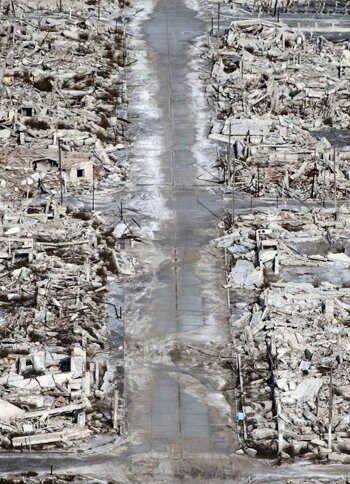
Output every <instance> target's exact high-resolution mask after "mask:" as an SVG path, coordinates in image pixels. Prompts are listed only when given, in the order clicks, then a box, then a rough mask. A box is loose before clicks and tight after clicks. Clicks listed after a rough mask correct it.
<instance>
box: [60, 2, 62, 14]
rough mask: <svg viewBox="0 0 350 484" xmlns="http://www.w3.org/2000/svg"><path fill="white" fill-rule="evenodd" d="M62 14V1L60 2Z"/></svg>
mask: <svg viewBox="0 0 350 484" xmlns="http://www.w3.org/2000/svg"><path fill="white" fill-rule="evenodd" d="M60 12H62V0H60Z"/></svg>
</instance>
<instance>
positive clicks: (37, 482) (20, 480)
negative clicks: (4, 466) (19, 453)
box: [0, 471, 110, 484]
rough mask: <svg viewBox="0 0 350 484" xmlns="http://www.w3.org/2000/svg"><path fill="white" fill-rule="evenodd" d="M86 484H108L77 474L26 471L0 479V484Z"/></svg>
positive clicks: (103, 480) (104, 481) (105, 481)
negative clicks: (70, 483) (69, 483)
mask: <svg viewBox="0 0 350 484" xmlns="http://www.w3.org/2000/svg"><path fill="white" fill-rule="evenodd" d="M68 482H73V483H87V484H97V483H98V484H108V482H110V481H108V480H105V479H101V478H99V479H98V480H97V479H96V478H93V477H88V476H82V475H78V474H56V473H53V472H52V473H51V474H48V473H40V474H38V473H37V472H33V471H28V472H25V473H21V474H8V475H7V476H6V477H1V478H0V483H1V484H66V483H68Z"/></svg>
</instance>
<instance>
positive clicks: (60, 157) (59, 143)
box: [58, 138, 63, 205]
mask: <svg viewBox="0 0 350 484" xmlns="http://www.w3.org/2000/svg"><path fill="white" fill-rule="evenodd" d="M58 160H59V162H58V163H59V170H60V197H61V205H62V204H63V180H62V148H61V138H58Z"/></svg>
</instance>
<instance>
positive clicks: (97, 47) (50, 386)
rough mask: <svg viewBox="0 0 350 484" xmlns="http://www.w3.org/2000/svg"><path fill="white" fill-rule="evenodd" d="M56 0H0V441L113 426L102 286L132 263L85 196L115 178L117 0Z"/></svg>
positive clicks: (116, 232) (110, 185) (73, 440)
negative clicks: (104, 0)
mask: <svg viewBox="0 0 350 484" xmlns="http://www.w3.org/2000/svg"><path fill="white" fill-rule="evenodd" d="M62 4H63V8H62V11H61V12H59V11H57V7H58V6H57V4H56V2H51V1H49V0H48V1H47V2H41V3H40V8H41V10H40V12H39V13H40V15H39V14H38V15H33V12H37V7H38V6H37V2H34V1H33V2H25V4H23V5H22V4H21V3H16V2H10V3H9V6H10V7H8V6H6V5H4V4H2V7H1V8H2V22H1V27H0V57H1V58H2V63H1V66H2V67H1V68H0V74H1V80H2V82H1V86H0V94H1V97H0V192H1V203H0V268H1V273H0V280H1V283H0V284H1V285H0V307H1V311H0V334H1V341H0V446H1V447H2V448H14V449H22V448H29V449H32V448H33V449H39V448H40V449H41V448H49V447H67V446H72V445H79V446H81V445H82V443H83V441H84V440H86V439H87V438H89V437H91V436H93V435H97V434H111V436H112V437H113V434H114V435H115V434H117V433H119V432H120V428H121V426H122V418H121V412H123V394H122V392H123V341H122V340H121V339H120V335H119V336H117V333H118V331H120V329H119V326H120V325H122V322H121V318H122V310H121V307H120V306H121V304H122V301H121V300H119V301H116V300H115V299H113V298H110V297H109V295H108V294H109V289H110V287H111V286H112V285H115V284H116V282H115V281H116V279H117V278H118V277H120V276H121V275H126V276H130V275H132V274H133V273H134V263H133V261H132V260H131V259H130V258H129V257H128V256H127V253H126V250H125V244H124V241H123V240H121V239H125V238H126V237H128V236H129V235H130V228H129V226H128V225H127V224H126V223H125V221H124V217H123V212H122V209H121V213H120V220H119V221H118V219H117V220H116V216H115V214H108V213H105V214H103V213H101V212H99V211H97V210H96V206H95V203H96V199H98V198H99V197H100V195H99V194H100V193H101V191H102V190H104V192H103V193H104V194H105V195H107V194H108V193H112V192H113V193H115V192H116V191H121V190H123V188H124V187H125V186H126V183H127V177H128V163H127V158H126V148H127V143H128V140H127V135H126V126H127V124H128V123H129V121H128V119H127V87H126V82H125V78H124V75H123V72H124V69H126V67H127V65H128V62H129V59H128V55H127V46H126V35H127V33H126V21H125V18H124V16H125V15H126V14H127V12H126V11H123V10H121V7H122V6H123V5H124V2H119V6H118V5H116V4H114V2H113V4H112V3H108V5H107V4H106V5H105V4H104V3H103V5H102V10H101V11H100V12H99V16H100V13H101V20H100V21H99V20H98V18H97V17H95V16H94V15H95V14H94V12H95V13H96V11H97V10H96V9H97V3H96V2H83V1H81V2H72V4H71V5H70V7H71V8H69V9H68V2H62ZM93 4H94V5H95V6H94V5H93ZM122 4H123V5H122ZM46 9H48V10H50V11H51V14H50V12H47V11H46ZM8 10H10V11H8ZM52 10H55V13H56V15H55V16H52ZM9 13H10V14H11V15H9ZM86 13H90V17H89V18H87V17H86V15H85V14H86ZM92 13H93V14H94V15H93V16H92V17H91V14H92ZM27 14H29V15H28V16H27ZM111 14H113V16H111ZM120 14H123V18H119V19H117V21H115V17H118V15H120ZM100 198H101V197H100ZM114 292H116V291H114ZM118 321H120V323H119V322H118ZM118 334H119V333H118Z"/></svg>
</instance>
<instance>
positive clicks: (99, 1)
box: [97, 0, 101, 21]
mask: <svg viewBox="0 0 350 484" xmlns="http://www.w3.org/2000/svg"><path fill="white" fill-rule="evenodd" d="M100 19H101V0H98V4H97V20H98V21H100Z"/></svg>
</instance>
